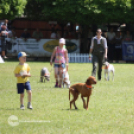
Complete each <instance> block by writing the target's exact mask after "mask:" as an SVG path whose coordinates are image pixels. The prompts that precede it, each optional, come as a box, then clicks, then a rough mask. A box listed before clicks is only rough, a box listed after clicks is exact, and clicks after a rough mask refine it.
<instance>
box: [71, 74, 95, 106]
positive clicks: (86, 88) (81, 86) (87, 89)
mask: <svg viewBox="0 0 134 134" xmlns="http://www.w3.org/2000/svg"><path fill="white" fill-rule="evenodd" d="M96 83H97V82H96V79H95V77H93V76H90V77H89V78H88V79H87V81H86V83H77V84H74V85H72V86H71V87H70V88H69V100H70V93H71V94H72V95H73V99H72V100H71V101H70V109H72V103H73V104H74V107H75V109H77V107H76V105H75V101H76V100H77V98H78V96H79V94H81V98H82V100H83V107H84V108H85V109H88V103H89V97H90V95H91V93H92V84H96ZM83 97H87V105H86V103H85V100H84V98H83Z"/></svg>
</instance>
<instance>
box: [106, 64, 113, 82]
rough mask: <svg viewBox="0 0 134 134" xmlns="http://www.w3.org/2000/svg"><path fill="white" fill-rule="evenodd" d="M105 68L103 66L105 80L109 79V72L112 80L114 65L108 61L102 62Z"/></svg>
mask: <svg viewBox="0 0 134 134" xmlns="http://www.w3.org/2000/svg"><path fill="white" fill-rule="evenodd" d="M104 65H105V68H104V77H105V79H106V80H107V81H109V80H110V72H112V73H113V81H114V71H115V70H114V66H113V65H112V64H109V63H108V62H105V63H104ZM106 75H107V77H106Z"/></svg>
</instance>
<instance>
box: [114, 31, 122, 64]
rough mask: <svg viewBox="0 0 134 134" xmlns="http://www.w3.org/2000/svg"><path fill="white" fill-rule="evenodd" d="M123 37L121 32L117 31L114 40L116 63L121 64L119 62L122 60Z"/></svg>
mask: <svg viewBox="0 0 134 134" xmlns="http://www.w3.org/2000/svg"><path fill="white" fill-rule="evenodd" d="M122 39H123V38H122V36H121V32H120V31H117V32H116V35H115V38H114V47H115V48H114V49H115V50H114V52H115V60H116V63H119V60H122Z"/></svg>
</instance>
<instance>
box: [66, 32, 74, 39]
mask: <svg viewBox="0 0 134 134" xmlns="http://www.w3.org/2000/svg"><path fill="white" fill-rule="evenodd" d="M66 38H67V39H73V38H75V37H74V36H73V34H72V32H71V31H69V32H68V35H67V37H66Z"/></svg>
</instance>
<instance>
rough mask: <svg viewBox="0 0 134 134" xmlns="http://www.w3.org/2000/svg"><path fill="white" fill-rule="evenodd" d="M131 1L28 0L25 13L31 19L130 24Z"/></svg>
mask: <svg viewBox="0 0 134 134" xmlns="http://www.w3.org/2000/svg"><path fill="white" fill-rule="evenodd" d="M132 2H133V0H118V1H117V0H49V1H48V0H34V1H33V0H28V3H27V6H26V10H25V13H26V15H27V16H28V17H29V18H31V19H37V20H44V19H46V20H57V21H62V22H64V21H65V22H72V23H76V22H78V23H80V24H87V25H88V24H93V23H98V24H99V23H106V22H130V21H131V20H132V16H133V13H132V11H133V8H134V7H133V3H132Z"/></svg>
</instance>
